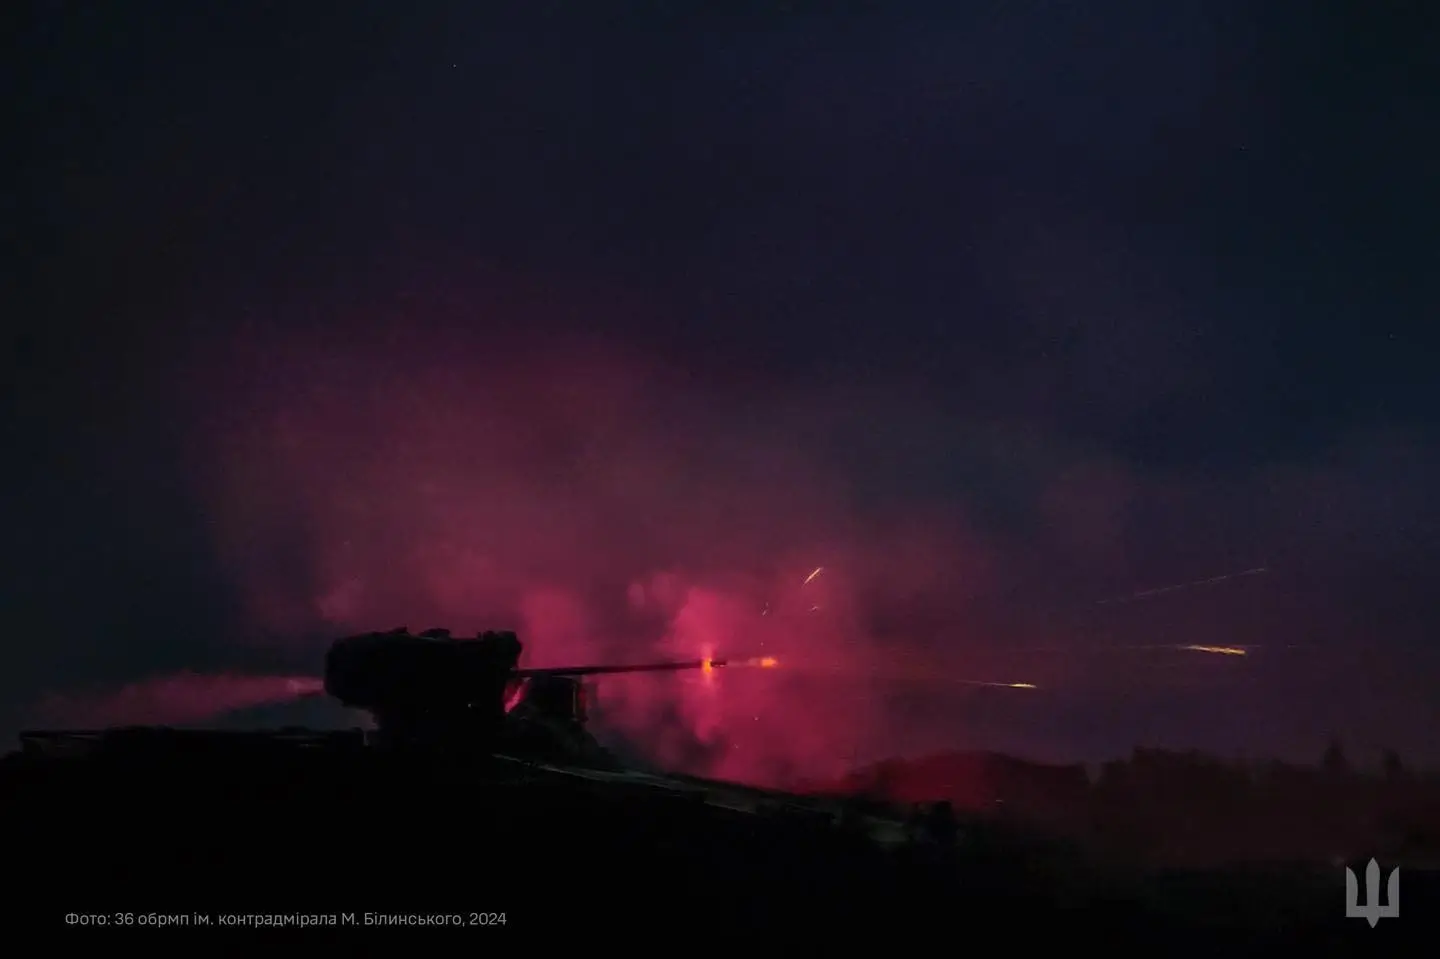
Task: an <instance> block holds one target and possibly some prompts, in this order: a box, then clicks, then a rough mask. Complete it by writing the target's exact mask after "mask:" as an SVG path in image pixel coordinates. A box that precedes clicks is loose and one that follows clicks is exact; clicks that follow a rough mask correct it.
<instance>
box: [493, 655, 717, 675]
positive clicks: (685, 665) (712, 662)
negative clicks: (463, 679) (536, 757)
mask: <svg viewBox="0 0 1440 959" xmlns="http://www.w3.org/2000/svg"><path fill="white" fill-rule="evenodd" d="M727 665H729V662H728V660H724V659H693V660H686V661H684V662H673V663H637V664H633V665H629V666H556V667H553V668H549V669H517V670H515V673H514V675H515V676H516V677H517V678H520V679H529V678H531V677H533V676H606V675H613V674H615V673H675V672H680V671H682V670H686V669H705V670H708V669H713V668H715V667H717V666H727Z"/></svg>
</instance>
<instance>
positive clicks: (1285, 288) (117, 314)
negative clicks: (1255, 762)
mask: <svg viewBox="0 0 1440 959" xmlns="http://www.w3.org/2000/svg"><path fill="white" fill-rule="evenodd" d="M530 6H531V7H532V8H533V9H534V10H536V11H548V10H552V9H553V10H562V9H566V8H568V7H570V6H571V5H565V4H534V5H530ZM622 6H623V5H622ZM956 6H959V7H963V10H964V12H963V13H951V14H950V15H948V16H946V17H945V18H943V19H942V18H940V16H939V15H938V14H937V13H934V12H931V13H929V14H928V15H926V16H919V15H914V16H909V17H905V16H901V15H900V14H899V13H898V12H893V11H894V10H898V5H897V7H895V8H891V9H892V12H891V13H889V14H887V15H881V14H869V15H863V16H862V15H853V16H845V17H842V16H833V15H832V16H829V17H816V16H808V15H802V14H800V13H793V12H785V11H784V10H783V9H782V8H781V7H780V6H775V7H766V6H760V5H757V7H756V8H754V9H755V10H756V11H757V12H754V13H747V14H746V15H744V16H741V15H739V14H730V15H724V16H719V15H717V16H713V17H710V18H708V19H700V18H685V17H680V16H677V15H673V14H670V15H666V16H663V17H662V16H659V15H655V16H649V17H642V16H640V15H639V14H627V15H625V16H621V15H613V16H610V17H609V18H608V19H605V20H601V19H600V18H598V17H597V18H596V19H594V20H591V21H581V20H579V19H576V18H574V17H573V16H568V15H566V16H562V15H560V14H553V15H552V14H549V13H543V14H542V13H541V12H536V13H533V14H531V15H527V16H526V17H524V18H518V17H502V16H498V15H494V14H493V13H490V12H479V8H478V7H477V6H476V5H473V4H462V3H454V4H449V3H424V4H415V5H408V4H393V3H385V4H382V3H358V2H349V3H340V4H329V3H320V2H312V3H304V4H285V3H259V2H254V3H235V4H187V3H164V4H162V3H138V2H137V3H126V4H81V3H58V2H56V3H39V2H34V3H28V4H27V3H10V4H6V5H5V11H4V14H3V17H4V20H5V24H6V29H5V30H4V31H3V34H4V36H5V37H6V40H5V41H4V42H5V44H6V47H5V49H4V51H3V55H0V76H3V79H4V89H5V90H6V91H8V92H7V95H6V96H5V98H4V100H5V111H6V115H7V116H8V118H9V120H10V122H9V123H7V128H8V129H9V131H10V135H9V136H7V137H6V138H5V143H6V147H5V150H4V156H3V159H0V164H3V167H0V169H3V181H0V231H3V238H4V243H5V247H4V248H5V250H6V255H5V257H4V259H5V269H3V270H0V282H3V284H4V286H3V287H0V296H3V300H0V303H4V304H5V305H4V306H3V313H4V315H5V316H6V317H7V322H6V324H5V332H4V339H3V344H4V347H5V350H6V359H7V362H6V363H5V366H4V369H3V374H0V375H3V380H0V382H3V385H4V394H3V395H4V404H3V409H0V431H3V437H4V442H5V445H6V448H7V449H8V450H10V454H9V456H8V457H7V459H6V463H7V467H6V469H4V471H3V480H0V490H3V497H0V508H3V511H4V512H3V524H4V529H5V531H6V536H7V547H8V548H6V549H5V550H4V551H3V554H0V555H3V559H0V562H3V564H4V565H3V576H0V615H3V617H4V624H5V634H6V636H5V640H4V645H3V647H0V739H3V740H5V741H9V740H10V738H11V736H12V734H13V732H14V731H15V730H16V729H19V728H21V727H22V726H24V725H33V724H44V723H54V724H60V723H80V722H102V723H120V722H134V721H167V722H182V721H188V722H229V723H235V722H240V721H244V722H267V723H268V722H277V723H278V722H289V721H292V720H295V719H296V717H297V716H300V717H302V718H303V719H304V721H314V722H321V721H326V722H333V721H339V722H346V721H348V719H347V718H346V717H342V716H332V715H329V714H328V713H325V710H324V708H323V707H322V706H320V705H316V704H314V703H311V704H308V705H296V704H289V705H287V704H286V703H285V702H284V700H285V699H286V697H287V695H288V692H287V690H288V689H289V687H286V686H285V685H284V683H285V680H284V679H283V677H296V676H306V675H313V674H314V673H315V672H317V669H318V662H319V659H320V657H321V655H322V654H323V650H324V644H325V642H326V641H328V640H329V639H331V638H333V637H335V636H337V635H343V634H344V633H346V632H347V631H363V630H368V629H379V628H389V627H393V626H400V625H408V626H411V627H413V628H415V629H422V628H426V627H430V626H435V625H443V626H450V627H452V628H454V629H456V630H457V631H461V630H465V631H474V630H476V629H480V628H484V627H489V628H515V629H517V630H519V631H520V632H521V633H522V638H524V639H526V640H527V651H526V661H527V662H529V663H531V664H534V665H559V664H562V663H565V662H568V661H577V660H578V661H583V662H589V661H592V660H598V659H615V660H620V661H636V660H640V659H644V658H651V657H654V656H658V655H664V656H667V657H668V656H670V655H672V654H674V655H679V654H684V655H687V656H688V655H694V654H697V653H699V652H702V651H710V650H713V651H714V652H717V653H720V654H726V653H728V654H731V655H751V654H754V653H757V652H758V651H760V650H761V649H763V650H764V651H765V652H767V653H774V654H776V655H778V656H779V657H780V658H781V659H782V666H784V667H785V668H783V669H780V670H775V671H745V672H742V671H731V672H729V673H728V674H725V675H723V676H720V677H718V678H717V679H718V681H717V682H715V683H711V684H703V681H693V682H692V681H680V680H676V681H673V682H672V681H667V680H662V679H654V678H648V677H647V678H636V679H629V680H617V681H616V682H615V684H614V685H613V686H607V687H604V688H603V689H602V697H604V698H602V703H607V704H608V707H607V709H608V711H607V715H608V717H609V718H608V722H609V723H610V724H611V728H612V729H613V730H618V731H620V732H623V734H624V735H625V736H627V737H628V738H630V739H632V740H634V741H635V742H637V743H640V744H641V748H643V749H644V750H646V751H647V752H648V753H649V754H650V755H652V756H653V757H655V758H658V759H660V760H662V761H666V762H671V763H681V764H685V765H687V766H688V767H691V768H697V769H706V770H709V771H716V772H720V773H724V774H727V775H735V776H740V777H749V778H771V779H775V778H784V777H787V776H792V775H812V774H818V773H820V772H826V773H828V772H831V771H833V770H834V768H836V767H837V766H839V765H843V764H845V763H847V762H852V761H856V760H859V759H863V758H871V757H875V756H883V755H891V754H907V753H917V752H923V751H928V750H932V749H938V748H946V747H968V746H984V747H994V748H1001V749H1007V750H1013V751H1017V752H1020V753H1023V754H1026V755H1031V756H1034V757H1036V758H1043V759H1097V758H1101V757H1106V756H1112V755H1120V754H1123V753H1126V752H1128V751H1129V749H1130V748H1131V746H1132V745H1134V744H1136V743H1141V744H1155V745H1168V746H1175V747H1191V746H1193V747H1198V748H1204V749H1210V750H1215V751H1217V752H1219V753H1222V754H1224V755H1241V754H1243V755H1246V756H1252V757H1258V756H1269V755H1280V756H1287V757H1294V758H1299V759H1313V758H1315V757H1318V755H1319V753H1320V751H1321V749H1322V748H1323V746H1324V745H1325V741H1326V739H1327V738H1328V737H1329V736H1330V735H1331V734H1332V733H1333V734H1338V735H1340V736H1341V737H1342V738H1343V740H1344V742H1345V743H1346V745H1347V746H1348V747H1350V749H1351V752H1352V754H1353V755H1354V758H1355V759H1356V760H1358V761H1361V762H1365V761H1371V760H1372V759H1373V758H1374V757H1375V756H1377V755H1378V750H1379V749H1380V748H1381V747H1382V746H1393V747H1395V748H1398V749H1399V750H1400V751H1401V754H1402V756H1403V757H1404V758H1406V759H1407V760H1412V761H1419V760H1424V761H1427V762H1435V761H1440V747H1437V746H1436V744H1435V737H1434V736H1433V732H1434V730H1435V729H1436V728H1440V642H1437V631H1440V590H1437V589H1436V583H1437V577H1440V538H1437V535H1440V506H1437V502H1436V492H1435V491H1436V490H1440V446H1437V440H1440V437H1437V429H1436V427H1437V420H1436V417H1435V415H1434V410H1436V409H1437V408H1440V395H1437V394H1440V381H1437V378H1436V377H1435V376H1434V375H1433V372H1432V371H1433V368H1434V364H1435V358H1436V356H1440V352H1437V346H1440V334H1437V333H1436V331H1435V329H1434V326H1433V323H1434V318H1435V317H1436V316H1437V315H1440V226H1437V224H1440V175H1437V171H1440V155H1437V154H1440V151H1437V142H1440V141H1437V134H1436V130H1437V129H1440V77H1437V74H1436V68H1435V66H1434V59H1435V53H1436V51H1437V50H1440V30H1437V23H1440V14H1437V13H1436V12H1434V11H1432V10H1431V9H1430V8H1431V5H1430V4H1424V3H1415V4H1408V5H1407V4H1399V3H1390V4H1373V3H1372V4H1360V3H1354V4H1350V3H1338V2H1337V3H1325V4H1254V3H1241V2H1235V3H1219V2H1216V3H1190V2H1182V0H1171V2H1167V3H1133V4H1132V3H1098V4H1074V5H1062V4H1055V3H1044V4H1042V3H1036V4H1026V3H1007V4H1000V3H975V4H964V5H956ZM412 7H414V8H415V9H411V8H412ZM607 9H610V7H609V5H607ZM1403 10H1409V11H1411V12H1410V13H1408V14H1401V13H1397V12H1395V11H1403ZM820 566H823V567H824V572H823V573H822V574H820V575H819V576H817V577H815V578H814V579H813V580H812V581H811V582H810V583H808V584H805V583H804V582H803V581H804V580H805V578H806V577H807V576H808V575H809V573H810V572H811V571H812V570H813V569H814V568H815V567H820ZM1261 568H1263V569H1264V570H1266V572H1264V573H1254V574H1252V575H1248V576H1241V577H1235V578H1232V579H1229V580H1225V581H1222V582H1215V583H1210V584H1207V585H1198V586H1193V587H1190V588H1187V589H1182V590H1174V591H1171V592H1167V593H1161V594H1157V595H1151V596H1136V595H1135V594H1137V593H1139V592H1142V591H1146V590H1151V589H1155V588H1159V587H1164V586H1169V585H1174V584H1181V583H1186V582H1191V581H1196V580H1203V579H1208V578H1210V577H1216V576H1220V575H1224V574H1229V573H1237V572H1243V571H1247V570H1255V569H1261ZM1112 600H1119V601H1112ZM1107 601H1110V602H1107ZM1187 644H1202V645H1236V646H1239V645H1244V646H1250V647H1254V648H1252V649H1250V650H1249V653H1250V655H1247V656H1244V657H1239V656H1222V655H1215V654H1205V653H1196V652H1191V651H1182V650H1177V649H1173V648H1172V649H1164V648H1155V647H1166V646H1170V647H1174V646H1181V645H1187ZM1137 647H1145V648H1137ZM192 674H193V675H192ZM277 677H281V678H277ZM955 680H984V681H991V680H993V681H1007V682H1009V681H1021V682H1030V683H1034V684H1036V685H1038V686H1039V687H1040V688H1039V689H1037V690H1033V691H1021V690H1001V689H991V688H986V687H981V686H970V685H965V684H962V683H957V682H955ZM697 682H698V683H701V684H700V685H697ZM647 684H648V685H647ZM127 688H128V692H126V691H125V690H126V689H127ZM117 691H118V692H117ZM116 696H118V698H115V697H116ZM1427 750H1428V751H1427Z"/></svg>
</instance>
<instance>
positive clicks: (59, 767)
mask: <svg viewBox="0 0 1440 959" xmlns="http://www.w3.org/2000/svg"><path fill="white" fill-rule="evenodd" d="M0 790H3V792H0V802H3V807H0V817H3V821H4V822H5V823H6V824H7V826H8V828H9V830H10V835H9V837H8V842H7V845H8V846H9V849H10V853H9V854H8V855H7V857H6V858H7V865H8V866H9V867H10V868H9V869H7V872H8V873H9V874H10V875H12V876H13V877H15V879H16V881H15V882H13V883H12V889H13V890H15V891H14V892H12V893H11V895H10V897H9V899H8V901H7V906H9V907H11V908H14V909H15V910H16V913H15V918H16V920H17V921H20V920H23V922H24V923H25V924H33V925H37V926H39V927H41V928H42V929H45V928H48V929H51V930H54V931H56V932H58V933H62V934H65V935H83V934H84V932H83V931H81V930H78V929H76V928H73V927H69V926H67V925H66V923H65V916H66V915H67V914H68V913H112V914H113V913H115V912H117V911H118V912H132V913H135V914H137V915H138V914H143V913H153V912H163V913H176V912H194V911H203V912H209V913H212V914H218V913H220V912H228V913H247V912H253V913H266V914H286V913H303V914H315V913H345V912H353V913H355V914H356V915H357V916H363V914H364V913H365V912H377V913H399V912H421V913H440V912H446V913H458V914H461V915H462V916H467V917H468V915H469V914H471V913H476V912H488V913H504V914H505V916H506V924H505V928H507V929H512V930H529V931H530V932H531V934H534V933H536V932H539V933H541V934H549V935H563V934H564V933H565V932H566V931H568V930H571V929H575V930H578V931H579V932H580V934H581V935H585V936H588V937H591V938H592V939H594V938H599V937H607V936H625V937H645V938H647V939H652V938H653V939H655V940H659V941H667V940H668V941H673V940H675V939H676V938H677V937H703V938H711V937H714V936H724V935H725V934H727V933H730V932H737V931H738V932H744V933H752V934H762V935H766V936H773V935H774V934H776V933H778V932H786V933H800V934H806V935H810V934H814V935H821V936H828V935H830V934H833V933H839V934H840V935H842V936H848V935H852V934H855V933H858V932H860V931H861V930H862V929H863V930H864V931H865V932H866V934H867V935H868V934H872V933H874V932H877V931H878V932H881V933H883V934H885V935H887V936H889V935H892V934H894V933H900V932H903V931H906V930H909V931H910V932H921V931H923V932H925V933H926V935H927V939H928V938H929V937H930V936H932V935H933V934H934V933H937V932H938V933H941V934H947V935H950V934H956V935H973V936H976V937H983V939H984V941H986V942H990V943H992V944H996V945H999V944H1001V943H1015V942H1016V941H1023V942H1031V941H1033V942H1036V943H1037V944H1038V943H1044V944H1047V945H1050V946H1054V945H1059V944H1061V942H1062V941H1063V940H1070V941H1076V942H1078V941H1090V940H1097V939H1098V940H1102V941H1103V942H1104V943H1109V944H1112V945H1115V944H1137V945H1141V944H1143V945H1151V946H1155V947H1159V948H1163V949H1165V950H1166V951H1167V952H1177V951H1179V952H1187V953H1188V952H1190V951H1192V950H1193V951H1202V950H1203V951H1207V952H1208V951H1212V950H1213V949H1215V948H1222V947H1223V948H1225V949H1226V950H1227V952H1228V953H1229V954H1235V951H1236V950H1237V949H1238V950H1241V951H1242V952H1247V953H1248V952H1249V951H1250V950H1252V949H1253V950H1254V951H1256V952H1258V951H1261V950H1268V949H1273V948H1276V947H1281V946H1284V947H1296V946H1301V945H1311V944H1314V945H1317V946H1319V945H1324V946H1325V947H1327V948H1328V947H1334V946H1337V945H1348V944H1351V943H1353V944H1355V945H1356V946H1357V947H1364V948H1366V949H1367V950H1371V951H1373V950H1377V949H1383V948H1386V947H1387V944H1388V946H1391V947H1393V945H1394V944H1395V943H1396V942H1398V941H1399V940H1400V939H1413V938H1414V937H1416V936H1417V935H1420V938H1421V939H1422V940H1423V938H1424V935H1423V933H1424V932H1425V931H1427V930H1430V929H1433V926H1434V921H1435V920H1434V919H1433V916H1434V915H1435V911H1434V908H1433V906H1434V905H1435V904H1437V903H1440V896H1436V895H1435V893H1436V891H1437V890H1436V884H1435V882H1434V879H1435V877H1433V876H1430V877H1426V876H1424V875H1422V874H1420V873H1417V872H1414V871H1412V872H1411V873H1410V874H1409V875H1407V876H1405V878H1404V883H1405V885H1404V893H1403V896H1402V898H1403V900H1404V906H1405V908H1404V910H1403V911H1402V917H1401V918H1399V919H1394V920H1382V922H1381V923H1380V925H1379V926H1378V927H1377V928H1374V929H1372V928H1370V927H1369V926H1368V924H1366V923H1365V922H1363V921H1361V920H1358V919H1348V920H1347V919H1345V918H1344V917H1343V908H1342V903H1343V892H1344V882H1343V873H1342V872H1341V871H1340V870H1339V869H1338V868H1336V869H1334V870H1331V871H1329V872H1326V873H1324V874H1321V875H1316V874H1314V873H1309V872H1299V871H1289V872H1280V871H1269V872H1259V871H1253V870H1252V871H1250V872H1247V873H1230V874H1226V873H1218V872H1210V873H1193V874H1173V875H1170V876H1167V877H1163V878H1161V877H1154V876H1152V877H1148V878H1143V877H1139V876H1136V875H1133V874H1126V875H1122V874H1119V873H1115V872H1109V873H1107V872H1105V871H1104V870H1100V869H1097V868H1095V867H1094V866H1092V865H1087V864H1084V863H1080V862H1076V861H1067V860H1064V859H1063V857H1059V858H1057V857H1055V856H1053V855H1051V854H1049V853H1047V852H1044V851H1042V850H1041V848H1040V847H1037V846H1034V845H1031V844H1027V843H1025V842H1023V841H1021V840H1020V839H1018V838H1016V837H1008V836H1005V835H1001V834H998V833H997V834H993V835H981V834H972V835H973V841H972V842H970V843H969V844H968V845H966V846H962V848H963V849H965V852H964V853H963V854H962V855H961V856H960V858H959V859H958V860H947V859H944V858H943V857H941V856H940V855H939V854H938V853H935V852H933V851H930V852H927V851H925V850H924V849H911V850H909V851H908V852H906V853H904V854H896V853H893V852H891V853H887V852H883V851H882V850H880V849H879V848H878V847H876V846H875V845H873V844H870V843H868V842H866V841H864V840H862V839H860V838H859V837H856V836H852V835H847V834H845V833H843V832H840V831H838V830H836V829H834V828H820V827H818V826H816V825H814V824H810V823H806V822H800V821H794V820H789V819H778V818H773V817H764V816H755V815H749V814H744V813H738V812H736V813H731V812H728V811H726V810H722V809H717V808H715V807H713V806H708V805H706V804H705V803H703V802H700V801H698V800H695V799H691V798H685V797H668V796H645V797H642V796H639V795H636V794H634V793H633V791H626V790H624V789H615V788H612V787H609V786H604V785H597V784H593V783H578V784H577V783H574V782H562V781H559V780H556V779H554V778H552V777H547V776H543V775H540V774H536V773H534V772H528V771H517V770H516V768H515V767H513V765H512V766H509V767H507V768H505V769H500V768H491V769H485V770H477V769H471V770H469V771H466V772H462V771H460V769H459V768H457V766H456V764H454V763H453V762H444V763H441V762H430V761H421V760H416V759H413V758H411V759H398V758H390V759H386V760H379V759H377V758H375V757H372V756H359V755H335V756H327V757H323V758H319V759H317V758H314V757H306V758H301V757H299V756H287V757H269V758H263V759H262V758H257V757H249V758H238V757H230V758H228V759H227V758H225V757H219V756H215V757H208V758H202V757H187V758H186V759H185V761H183V762H178V763H177V762H174V761H164V760H158V759H156V760H149V761H142V760H136V759H133V758H127V759H125V760H124V761H118V760H117V761H106V760H103V759H90V760H84V761H69V762H65V763H63V764H59V763H54V762H52V763H50V764H49V765H47V766H45V767H43V768H41V767H22V766H20V765H18V764H17V763H16V762H15V761H14V760H11V761H7V765H6V766H5V767H4V768H3V770H0ZM1332 873H1333V874H1332ZM252 934H253V933H252ZM929 941H932V942H937V943H938V942H939V940H934V939H929ZM949 941H956V940H949ZM961 945H962V943H960V942H957V947H959V946H961ZM1211 954H1213V952H1211ZM1377 954H1378V953H1377Z"/></svg>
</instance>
